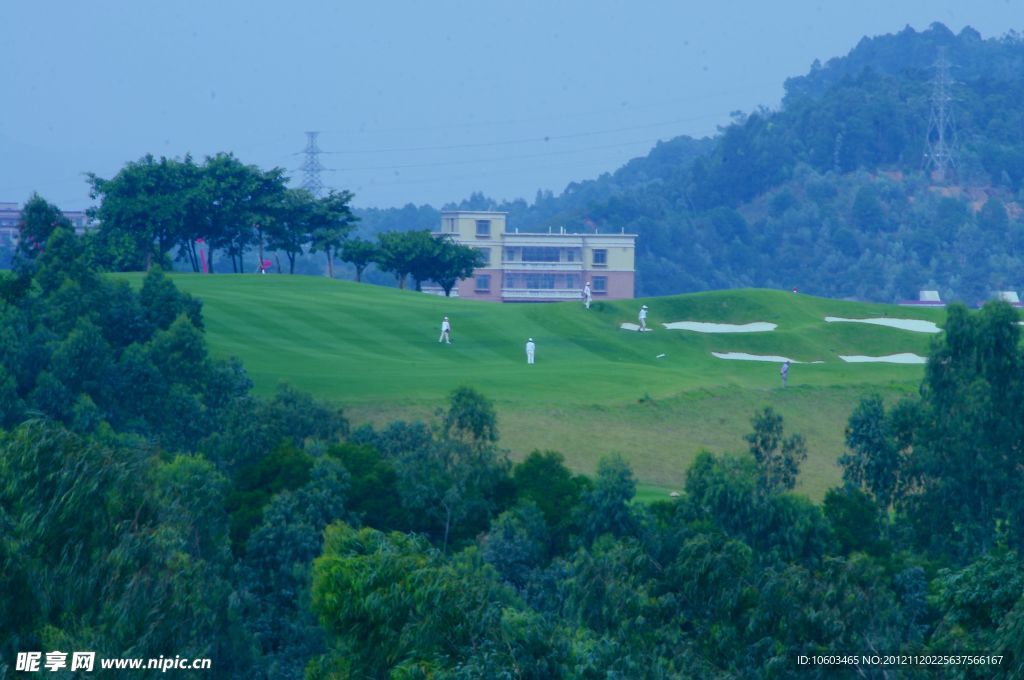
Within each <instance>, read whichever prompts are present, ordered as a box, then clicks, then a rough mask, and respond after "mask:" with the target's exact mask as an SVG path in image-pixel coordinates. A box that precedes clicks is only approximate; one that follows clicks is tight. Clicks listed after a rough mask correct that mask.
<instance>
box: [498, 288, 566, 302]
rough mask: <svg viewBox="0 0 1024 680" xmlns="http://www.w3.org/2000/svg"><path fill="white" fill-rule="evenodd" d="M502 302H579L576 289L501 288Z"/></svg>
mask: <svg viewBox="0 0 1024 680" xmlns="http://www.w3.org/2000/svg"><path fill="white" fill-rule="evenodd" d="M501 298H502V299H503V300H579V299H580V291H579V289H578V288H502V289H501Z"/></svg>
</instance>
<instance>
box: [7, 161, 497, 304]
mask: <svg viewBox="0 0 1024 680" xmlns="http://www.w3.org/2000/svg"><path fill="white" fill-rule="evenodd" d="M287 179H288V178H287V177H286V176H285V174H284V171H283V170H281V169H280V168H274V169H272V170H262V169H260V168H258V167H256V166H253V165H246V164H244V163H242V162H241V161H239V160H238V159H237V158H235V157H234V156H233V155H231V154H217V155H215V156H210V157H208V158H206V159H205V161H203V162H202V163H197V162H195V161H194V160H193V159H192V158H191V157H190V156H186V157H185V158H184V159H181V160H178V159H168V158H162V157H161V158H159V159H158V158H154V157H153V156H150V155H147V156H145V157H144V158H142V159H140V160H138V161H135V162H132V163H128V164H127V165H126V166H125V167H124V168H122V169H121V170H120V172H118V173H117V175H115V176H114V177H112V178H110V179H104V178H101V177H99V176H97V175H95V174H90V175H89V183H90V185H91V187H92V192H91V195H92V197H93V198H94V199H97V200H99V205H98V207H97V208H95V209H94V210H93V213H92V214H93V217H94V218H96V219H97V220H98V222H99V230H98V232H97V234H96V237H95V241H94V244H93V247H92V250H93V252H94V255H95V258H96V261H97V264H99V265H100V266H101V267H104V268H106V269H112V270H117V271H124V270H138V269H148V268H149V267H150V266H152V265H153V264H159V265H161V266H163V265H165V260H166V258H167V257H168V256H169V254H170V253H172V252H175V251H176V253H177V257H178V259H180V260H185V261H187V262H188V263H189V265H190V266H191V268H192V270H193V271H196V272H198V271H200V270H201V269H202V267H203V263H202V262H201V257H202V256H201V250H200V244H205V246H206V251H205V252H206V253H207V255H206V257H207V258H208V262H207V263H206V266H207V268H208V269H209V270H210V271H213V266H214V265H213V261H214V256H215V253H217V252H223V253H224V254H225V255H226V256H227V257H228V258H230V260H231V266H232V270H233V271H235V272H245V271H246V266H245V256H246V255H247V254H255V255H256V257H258V258H259V263H260V266H262V262H263V261H264V257H265V253H266V252H267V251H276V252H280V253H284V255H285V257H286V258H287V261H288V270H289V272H290V273H294V272H295V263H296V260H297V259H298V258H299V257H301V256H302V255H303V254H305V253H311V254H316V253H322V254H323V255H324V258H325V260H326V265H327V275H328V276H330V277H332V278H333V277H334V264H335V261H336V260H338V259H341V260H342V261H345V262H350V263H351V264H352V265H353V266H354V268H355V271H356V280H361V278H362V274H363V271H364V270H365V269H366V267H367V266H368V265H369V264H371V263H375V264H377V266H378V267H379V268H380V269H381V270H383V271H387V272H391V273H393V274H394V275H395V277H396V279H397V281H398V283H399V286H400V287H404V285H405V281H406V280H407V278H408V277H412V279H413V281H414V282H415V285H416V288H417V290H419V289H420V287H421V284H422V283H423V282H424V281H427V280H432V281H435V282H437V283H438V284H439V285H440V286H441V287H442V288H443V289H444V290H445V293H446V294H448V293H450V291H451V289H452V287H453V286H454V285H455V283H456V282H457V281H458V280H459V279H462V278H466V277H468V276H469V275H470V274H471V273H472V271H473V269H474V268H475V267H477V266H479V265H480V264H481V259H480V256H479V254H478V253H477V252H476V251H475V250H473V249H471V248H468V247H466V246H462V245H460V244H458V243H455V242H454V241H452V240H450V239H449V238H447V237H436V236H434V235H432V234H431V232H430V231H429V230H419V231H412V232H406V231H400V232H386V233H380V234H377V240H376V241H368V240H365V239H360V238H353V237H352V234H353V232H354V231H355V229H356V223H357V221H358V220H357V218H356V217H355V216H354V215H353V213H352V209H351V206H350V202H351V200H352V197H353V195H352V193H351V192H348V191H331V192H329V193H328V194H327V195H326V196H323V197H321V198H317V197H314V196H313V195H311V194H310V193H309V192H308V191H305V190H303V189H291V188H288V186H287ZM40 203H41V204H42V205H40ZM47 206H48V204H46V203H45V201H43V200H42V199H41V198H39V197H38V196H34V197H33V198H32V199H30V200H29V201H28V202H27V203H26V209H25V218H24V220H23V222H24V224H23V227H22V231H23V232H24V235H25V236H27V237H28V239H27V240H26V244H28V245H29V246H31V248H32V249H38V248H39V247H40V244H42V243H45V241H46V237H47V236H48V235H49V233H52V231H53V229H54V228H56V226H58V224H56V223H54V221H53V220H51V219H49V217H50V216H49V215H48V213H47V215H46V216H45V217H46V219H45V220H44V223H45V225H46V228H45V229H41V230H40V229H37V228H36V227H35V226H34V225H36V224H37V223H39V222H40V220H39V219H37V215H36V213H37V212H39V211H40V210H42V211H43V212H46V211H53V210H55V209H54V208H52V206H49V207H47ZM58 214H59V211H58ZM36 231H41V233H40V234H36V233H35V232H36ZM26 252H29V251H26Z"/></svg>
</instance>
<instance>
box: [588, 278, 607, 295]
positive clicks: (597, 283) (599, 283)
mask: <svg viewBox="0 0 1024 680" xmlns="http://www.w3.org/2000/svg"><path fill="white" fill-rule="evenodd" d="M591 282H592V283H593V284H594V285H593V287H592V290H593V292H594V294H595V295H605V294H606V293H607V292H608V277H607V276H595V277H594V278H593V280H592V281H591Z"/></svg>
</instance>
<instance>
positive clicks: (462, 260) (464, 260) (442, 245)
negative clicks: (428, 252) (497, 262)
mask: <svg viewBox="0 0 1024 680" xmlns="http://www.w3.org/2000/svg"><path fill="white" fill-rule="evenodd" d="M435 238H436V240H437V253H436V255H435V257H436V259H435V262H434V265H433V269H432V270H431V272H430V276H429V278H430V279H432V280H434V281H436V282H437V283H438V285H440V286H441V288H442V289H443V290H444V294H445V297H448V296H450V295H451V292H452V288H454V287H455V284H456V283H458V282H459V281H461V280H462V279H467V278H469V277H470V276H472V275H473V270H475V269H476V268H477V267H482V266H483V265H484V264H485V263H484V256H483V253H481V252H480V251H479V250H477V249H476V248H470V247H469V246H464V245H462V244H460V243H455V242H454V241H452V240H450V239H449V238H448V237H446V236H441V237H435Z"/></svg>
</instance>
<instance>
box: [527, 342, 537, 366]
mask: <svg viewBox="0 0 1024 680" xmlns="http://www.w3.org/2000/svg"><path fill="white" fill-rule="evenodd" d="M535 351H537V345H535V344H533V338H528V339H527V341H526V363H528V364H532V363H533V353H534V352H535Z"/></svg>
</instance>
